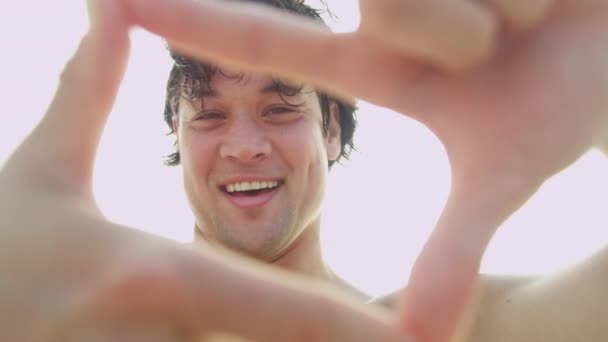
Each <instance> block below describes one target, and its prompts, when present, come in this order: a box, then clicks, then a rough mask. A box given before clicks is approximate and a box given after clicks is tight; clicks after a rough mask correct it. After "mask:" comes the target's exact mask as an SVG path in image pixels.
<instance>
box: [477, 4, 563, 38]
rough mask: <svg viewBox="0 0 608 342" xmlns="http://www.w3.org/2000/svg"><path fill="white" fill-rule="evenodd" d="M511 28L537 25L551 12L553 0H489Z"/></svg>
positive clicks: (521, 28) (520, 28) (525, 27)
mask: <svg viewBox="0 0 608 342" xmlns="http://www.w3.org/2000/svg"><path fill="white" fill-rule="evenodd" d="M487 1H488V3H490V4H491V5H492V6H493V7H494V8H496V10H497V11H498V13H499V15H500V16H501V17H502V19H503V20H504V22H505V24H506V26H507V27H508V28H510V29H513V30H516V31H521V30H525V29H528V28H531V27H533V26H534V25H536V24H537V23H538V22H539V21H540V20H542V19H543V18H544V17H545V15H546V14H547V13H548V12H549V9H550V8H551V7H552V5H553V2H554V1H553V0H487Z"/></svg>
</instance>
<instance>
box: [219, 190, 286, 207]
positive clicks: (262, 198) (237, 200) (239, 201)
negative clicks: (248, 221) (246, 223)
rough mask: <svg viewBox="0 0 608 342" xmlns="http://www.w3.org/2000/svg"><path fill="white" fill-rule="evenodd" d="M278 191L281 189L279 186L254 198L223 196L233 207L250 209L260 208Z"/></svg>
mask: <svg viewBox="0 0 608 342" xmlns="http://www.w3.org/2000/svg"><path fill="white" fill-rule="evenodd" d="M279 189H281V186H279V187H278V188H275V189H273V190H272V191H267V192H263V193H260V194H258V195H255V196H242V195H230V194H227V193H226V194H225V195H226V197H228V200H229V201H230V202H232V204H234V205H235V206H237V207H239V208H243V209H251V208H257V207H261V206H263V205H264V204H266V203H268V202H270V200H271V199H272V198H273V197H274V196H275V195H276V194H277V192H279Z"/></svg>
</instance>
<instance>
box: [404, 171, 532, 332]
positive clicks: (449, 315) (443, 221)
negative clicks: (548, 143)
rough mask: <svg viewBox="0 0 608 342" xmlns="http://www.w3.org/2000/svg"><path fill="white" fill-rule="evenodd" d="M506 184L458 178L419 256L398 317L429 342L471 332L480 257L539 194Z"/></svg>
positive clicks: (502, 180) (408, 327)
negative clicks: (502, 227)
mask: <svg viewBox="0 0 608 342" xmlns="http://www.w3.org/2000/svg"><path fill="white" fill-rule="evenodd" d="M532 189H533V188H532V187H528V186H525V187H524V186H522V185H520V184H516V183H515V182H513V183H510V184H509V182H506V181H504V179H500V180H496V181H489V182H483V181H480V180H477V179H474V180H472V181H466V182H465V181H462V178H457V177H453V186H452V191H451V193H450V197H449V199H448V202H447V204H446V207H445V209H444V211H443V213H442V215H441V217H440V219H439V221H438V223H437V226H436V228H435V230H434V232H433V234H432V235H431V237H430V239H429V241H428V242H427V244H426V245H425V247H424V249H423V251H422V253H421V254H420V255H419V257H418V259H417V260H416V263H415V265H414V268H413V269H412V273H411V276H410V281H409V283H408V287H407V289H406V290H405V291H404V292H403V294H402V297H401V300H400V303H399V312H400V313H401V316H400V321H401V324H402V326H403V328H404V329H405V331H407V332H409V333H412V334H413V335H414V336H416V337H419V338H420V339H422V340H424V341H431V342H435V341H448V340H450V338H452V337H454V335H455V334H457V333H459V332H462V331H466V329H467V326H466V323H467V321H468V319H470V318H471V317H467V316H466V315H467V314H472V313H474V312H475V307H473V306H474V305H475V304H476V303H475V301H474V300H473V299H474V298H475V290H476V286H477V277H478V273H479V266H480V262H481V258H482V256H483V254H484V252H485V250H486V248H487V246H488V243H489V241H490V240H491V238H492V236H493V235H494V233H495V232H496V230H497V229H498V227H499V226H500V224H501V223H502V222H504V220H506V219H507V218H508V216H510V215H511V214H512V213H513V212H514V211H515V210H517V209H518V208H519V207H520V206H521V205H523V203H524V202H525V200H527V198H528V197H529V196H531V194H532V193H533V192H534V190H535V188H534V190H532Z"/></svg>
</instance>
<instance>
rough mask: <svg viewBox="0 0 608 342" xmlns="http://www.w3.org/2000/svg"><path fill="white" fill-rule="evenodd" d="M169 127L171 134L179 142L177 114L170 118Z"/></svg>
mask: <svg viewBox="0 0 608 342" xmlns="http://www.w3.org/2000/svg"><path fill="white" fill-rule="evenodd" d="M171 126H172V128H173V134H175V138H176V139H177V140H179V114H174V115H173V116H172V117H171Z"/></svg>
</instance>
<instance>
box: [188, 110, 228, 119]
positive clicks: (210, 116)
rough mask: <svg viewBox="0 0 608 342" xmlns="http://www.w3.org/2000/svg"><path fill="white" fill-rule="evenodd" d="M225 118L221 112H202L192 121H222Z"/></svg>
mask: <svg viewBox="0 0 608 342" xmlns="http://www.w3.org/2000/svg"><path fill="white" fill-rule="evenodd" d="M225 117H226V116H225V115H224V114H223V113H221V112H203V113H200V114H198V115H197V116H196V117H195V118H194V120H196V121H199V120H202V121H207V120H221V119H224V118H225Z"/></svg>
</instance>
